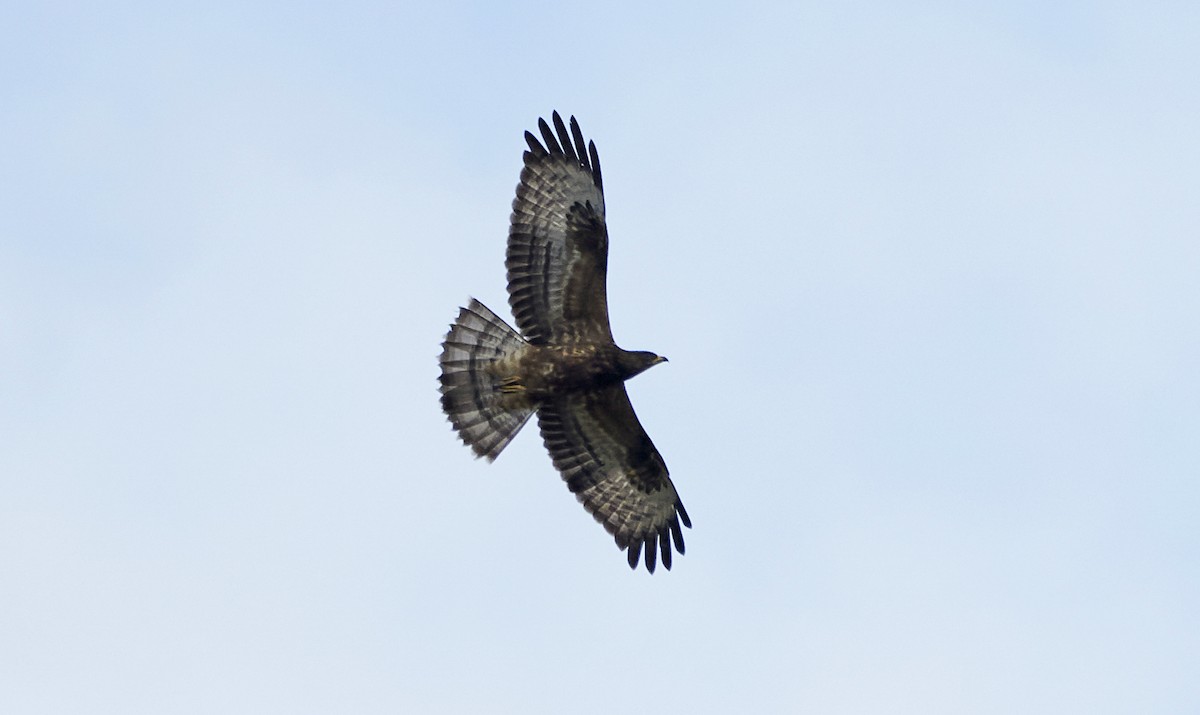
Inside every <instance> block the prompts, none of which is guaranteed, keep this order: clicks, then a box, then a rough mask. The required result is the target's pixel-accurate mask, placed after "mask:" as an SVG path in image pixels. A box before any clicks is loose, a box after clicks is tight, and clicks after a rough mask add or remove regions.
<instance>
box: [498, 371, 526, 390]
mask: <svg viewBox="0 0 1200 715" xmlns="http://www.w3.org/2000/svg"><path fill="white" fill-rule="evenodd" d="M524 391H525V386H524V385H522V384H521V378H520V377H517V376H516V375H514V376H512V377H506V378H504V379H503V380H501V381H500V392H503V393H505V394H509V395H511V394H513V393H516V392H524Z"/></svg>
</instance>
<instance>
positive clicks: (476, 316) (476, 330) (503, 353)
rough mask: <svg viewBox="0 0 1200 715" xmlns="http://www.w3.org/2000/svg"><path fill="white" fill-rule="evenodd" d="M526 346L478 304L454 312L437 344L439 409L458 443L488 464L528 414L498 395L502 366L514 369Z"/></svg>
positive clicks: (517, 401)
mask: <svg viewBox="0 0 1200 715" xmlns="http://www.w3.org/2000/svg"><path fill="white" fill-rule="evenodd" d="M527 345H528V343H526V342H525V339H524V338H522V337H521V335H520V334H519V333H517V331H515V330H513V329H512V328H511V327H509V325H508V323H505V322H504V320H503V319H501V318H500V317H499V316H497V315H496V314H495V313H493V312H492V311H491V310H489V309H488V307H487V306H485V305H484V304H483V303H480V302H479V301H477V300H475V299H474V298H472V299H471V302H470V303H469V304H468V305H467V307H466V308H462V309H460V310H459V313H458V319H457V320H455V321H454V324H453V325H451V326H450V332H449V333H447V334H446V340H445V341H444V342H442V355H441V358H439V362H440V363H441V366H442V375H441V378H440V380H441V383H442V386H441V391H442V409H443V410H445V412H446V416H447V417H449V418H450V423H451V424H453V425H454V429H455V430H457V431H458V435H459V437H461V438H462V441H463V442H466V443H467V445H468V446H469V447H470V448H471V449H472V450H474V452H475V454H476V455H477V456H480V457H486V458H487V460H488V461H489V462H490V461H492V460H494V459H495V458H496V457H498V456H499V455H500V452H501V451H503V450H504V448H505V447H506V446H508V443H509V442H511V441H512V439H513V437H516V436H517V433H518V432H520V431H521V428H522V427H523V426H525V423H526V422H527V421H528V420H529V417H530V415H532V414H533V406H532V405H530V404H528V402H526V401H524V400H522V399H521V398H520V396H519V395H516V394H505V393H503V392H501V389H500V388H501V384H500V382H501V380H502V379H503V372H504V371H503V369H500V370H496V369H495V368H503V367H504V366H505V363H506V362H510V361H511V363H513V364H514V365H515V362H516V359H517V358H518V357H519V356H520V353H521V352H522V351H523V350H524V349H525V347H526V346H527Z"/></svg>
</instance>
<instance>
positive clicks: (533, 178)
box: [505, 112, 612, 345]
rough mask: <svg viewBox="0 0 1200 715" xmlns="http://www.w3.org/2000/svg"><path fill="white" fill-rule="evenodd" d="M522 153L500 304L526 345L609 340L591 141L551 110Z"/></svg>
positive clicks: (602, 230)
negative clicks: (509, 310)
mask: <svg viewBox="0 0 1200 715" xmlns="http://www.w3.org/2000/svg"><path fill="white" fill-rule="evenodd" d="M552 120H553V122H554V129H553V130H551V128H550V125H548V124H547V123H546V120H544V119H539V120H538V128H539V129H540V130H541V134H542V140H543V141H544V142H545V146H543V145H542V142H539V141H538V139H537V137H535V136H534V135H533V134H531V133H530V132H525V142H526V143H527V144H528V145H529V151H527V152H525V168H524V169H523V170H522V171H521V183H520V184H519V185H518V186H517V198H516V199H515V200H514V201H513V212H512V219H511V226H510V228H509V232H508V253H507V259H506V261H505V265H506V266H507V267H508V302H509V304H510V305H511V306H512V309H513V316H514V317H515V318H516V320H517V327H519V328H520V329H521V332H522V333H523V334H524V335H525V338H526V339H527V340H528V341H529V342H531V343H533V344H534V345H544V344H547V343H555V344H565V343H574V342H612V330H611V328H610V327H609V323H608V297H607V293H606V290H605V276H606V274H607V270H608V229H607V228H606V227H605V224H604V186H603V183H602V181H601V179H600V157H599V155H597V154H596V145H595V144H593V143H591V142H588V143H587V144H586V145H585V144H584V140H583V133H582V132H581V131H580V130H579V123H578V122H576V121H575V117H571V128H570V132H568V130H567V127H566V126H565V125H564V124H563V120H562V117H560V116H559V115H558V112H555V113H554V115H553V117H552Z"/></svg>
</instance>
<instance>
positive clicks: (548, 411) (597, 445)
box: [538, 384, 692, 573]
mask: <svg viewBox="0 0 1200 715" xmlns="http://www.w3.org/2000/svg"><path fill="white" fill-rule="evenodd" d="M538 424H539V425H540V427H541V430H542V439H543V440H544V441H545V443H546V449H548V450H549V451H550V457H551V459H552V460H553V461H554V466H555V467H556V468H557V469H558V471H559V472H561V473H562V477H563V479H564V480H565V481H566V483H567V487H568V488H570V490H571V492H572V493H574V494H575V496H576V498H578V499H579V501H580V502H581V503H582V504H583V506H584V508H585V509H587V510H588V512H589V513H590V514H591V515H592V516H594V517H595V518H596V521H598V522H600V523H601V524H603V525H604V528H605V529H607V530H608V532H609V533H610V534H612V535H613V537H614V538H615V539H616V541H617V546H618V547H620V548H622V549H627V550H628V552H629V565H630V566H631V567H632V568H637V563H638V558H639V556H640V555H641V554H642V552H643V550H644V551H645V563H646V568H647V569H648V570H649V571H650V572H651V573H653V572H654V565H655V561H656V559H657V555H658V554H657V553H656V552H658V553H661V555H662V564H663V566H665V567H666V568H668V569H669V568H671V543H672V541H673V542H674V544H675V550H676V551H678V552H679V553H681V554H682V553H683V533H682V530H681V529H680V523H682V524H683V526H686V527H688V528H691V526H692V523H691V520H690V519H688V515H687V512H686V511H685V510H684V508H683V504H682V503H681V502H680V501H679V495H678V494H677V493H676V492H675V485H674V484H672V483H671V478H670V477H669V476H668V474H667V465H666V464H665V463H664V462H663V458H662V456H661V455H660V454H659V453H658V450H657V449H655V448H654V443H653V442H651V441H650V437H649V436H648V435H647V434H646V431H645V430H644V429H642V425H641V423H640V422H638V418H637V415H636V414H634V411H633V405H631V404H630V403H629V395H628V394H627V393H626V392H625V386H624V385H621V384H616V385H612V386H610V387H605V388H602V389H599V390H592V391H589V392H582V393H574V394H571V395H569V396H566V397H562V398H559V399H557V400H554V401H550V402H547V403H544V404H543V405H542V406H541V407H540V408H539V409H538Z"/></svg>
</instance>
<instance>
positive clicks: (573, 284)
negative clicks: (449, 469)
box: [440, 112, 692, 573]
mask: <svg viewBox="0 0 1200 715" xmlns="http://www.w3.org/2000/svg"><path fill="white" fill-rule="evenodd" d="M551 121H552V122H553V124H554V128H553V129H551V127H550V125H549V124H547V122H546V120H545V119H539V120H538V129H539V131H540V133H541V141H539V140H538V137H536V136H534V135H533V134H532V133H531V132H525V143H526V144H528V145H529V150H528V151H526V152H525V155H524V158H525V166H524V168H523V169H522V170H521V180H520V183H519V184H518V185H517V197H516V199H515V200H514V201H513V211H512V218H511V220H510V226H509V231H508V252H507V259H506V260H505V266H506V267H507V268H508V302H509V305H510V306H512V311H513V316H514V317H515V318H516V323H517V327H518V328H520V332H519V333H518V332H517V331H516V330H514V329H513V328H511V327H510V326H509V325H508V324H507V323H506V322H504V320H503V319H502V318H500V317H499V316H498V315H496V314H495V313H493V312H492V311H491V310H489V309H488V308H487V307H486V306H485V305H483V303H480V302H479V301H477V300H475V299H473V298H472V299H471V300H470V302H469V303H468V304H467V306H466V307H465V308H461V309H460V310H459V314H458V318H457V320H455V321H454V323H453V324H452V325H451V326H450V332H449V333H447V334H446V339H445V341H444V342H443V343H442V354H441V357H440V363H441V369H442V373H441V377H440V381H441V393H442V409H443V410H444V411H445V412H446V415H447V416H448V417H449V418H450V422H451V424H452V425H453V426H454V429H455V430H457V432H458V434H459V436H460V437H461V438H462V440H463V442H465V443H466V444H467V445H468V446H469V447H470V448H471V449H472V450H474V452H475V454H476V456H478V457H485V458H487V459H488V461H492V460H494V459H495V458H496V457H497V456H499V454H500V452H501V451H502V450H503V449H504V448H505V447H506V446H507V445H508V443H509V442H511V441H512V439H513V437H515V436H516V435H517V432H519V431H520V430H521V427H523V426H524V425H525V423H526V422H527V421H528V420H529V418H530V417H531V416H532V415H533V414H535V413H536V414H537V417H538V427H539V428H540V429H541V432H542V439H543V441H544V442H545V444H546V449H547V450H548V451H549V452H550V459H551V461H553V463H554V466H555V468H556V469H558V471H559V473H560V474H561V475H562V478H563V480H564V481H565V482H566V483H567V488H568V489H570V490H571V492H572V493H573V494H574V495H575V497H576V498H577V499H578V500H579V502H580V503H582V504H583V507H584V508H585V509H587V511H588V513H590V514H591V515H592V516H593V517H595V519H596V521H598V522H600V523H601V524H602V525H603V526H604V528H605V529H606V530H607V531H608V533H610V534H612V536H613V538H614V539H615V540H616V542H617V546H618V547H619V548H621V549H623V550H625V551H627V552H628V553H627V557H628V560H629V566H630V567H631V568H634V569H636V568H637V565H638V561H639V559H640V557H641V556H642V554H644V555H645V565H646V569H647V570H648V571H649V572H650V573H653V572H654V565H655V562H656V560H657V555H658V554H661V555H662V564H663V566H664V567H666V568H668V569H670V568H671V544H672V543H674V545H675V550H676V551H678V552H679V553H680V554H682V553H683V550H684V546H683V533H682V530H681V528H680V524H681V523H682V524H683V526H687V527H688V528H691V526H692V523H691V520H690V519H689V518H688V515H687V511H685V510H684V508H683V503H682V502H681V501H680V500H679V495H678V494H677V493H676V491H675V485H674V484H672V483H671V479H670V477H669V476H668V473H667V465H666V463H664V462H663V458H662V455H660V454H659V453H658V450H657V449H656V448H655V447H654V443H653V442H651V441H650V437H649V436H648V435H647V434H646V431H645V430H644V429H642V425H641V423H640V422H638V418H637V415H636V414H634V411H633V405H631V404H630V402H629V395H628V394H627V393H626V392H625V384H624V383H625V381H626V380H628V379H629V378H631V377H633V376H634V375H637V374H639V373H641V372H643V371H645V370H646V369H648V368H650V367H653V366H654V365H657V364H659V363H662V362H666V361H667V359H666V358H664V357H660V356H658V355H655V354H654V353H652V352H645V351H629V350H622V349H621V348H619V347H617V345H616V343H615V342H614V341H613V335H612V328H611V326H610V325H609V322H608V297H607V293H606V288H605V281H606V275H607V272H608V229H607V227H606V226H605V222H604V183H603V181H602V180H601V177H600V157H599V155H598V154H597V153H596V145H595V144H594V143H592V142H586V143H585V142H584V139H583V133H582V132H581V131H580V129H579V123H578V122H577V121H575V117H571V121H570V131H569V132H568V129H567V125H565V124H564V123H563V120H562V117H560V116H559V115H558V112H554V114H553V115H552V118H551Z"/></svg>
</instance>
